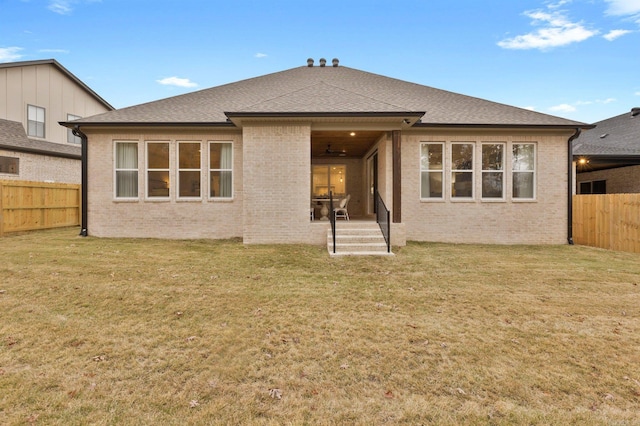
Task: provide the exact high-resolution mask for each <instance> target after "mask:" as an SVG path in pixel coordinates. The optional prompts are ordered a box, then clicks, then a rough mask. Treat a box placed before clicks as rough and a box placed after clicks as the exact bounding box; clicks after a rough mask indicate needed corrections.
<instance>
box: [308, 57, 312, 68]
mask: <svg viewBox="0 0 640 426" xmlns="http://www.w3.org/2000/svg"><path fill="white" fill-rule="evenodd" d="M307 66H308V67H312V66H313V58H309V59H307Z"/></svg>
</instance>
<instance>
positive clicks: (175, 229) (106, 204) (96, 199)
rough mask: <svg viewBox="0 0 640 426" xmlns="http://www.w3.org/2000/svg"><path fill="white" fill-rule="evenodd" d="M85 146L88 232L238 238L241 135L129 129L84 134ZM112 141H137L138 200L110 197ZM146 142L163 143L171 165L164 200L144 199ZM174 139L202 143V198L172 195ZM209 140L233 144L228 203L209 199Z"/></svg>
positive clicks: (111, 185) (119, 235) (112, 179)
mask: <svg viewBox="0 0 640 426" xmlns="http://www.w3.org/2000/svg"><path fill="white" fill-rule="evenodd" d="M86 133H87V135H88V138H89V145H88V160H89V161H88V166H89V182H88V188H87V190H88V210H87V213H88V232H89V235H93V236H98V237H134V238H146V237H148V238H170V239H181V238H185V239H191V238H211V239H215V238H232V237H241V236H242V198H243V192H242V187H243V182H242V178H243V177H242V137H241V135H240V133H239V132H237V131H236V132H234V131H224V130H217V129H209V130H199V131H177V130H174V129H168V130H165V131H164V132H163V131H161V130H158V131H140V132H135V131H130V132H128V133H116V134H111V133H107V131H105V132H100V131H95V130H89V129H87V130H86ZM114 140H118V141H132V142H137V143H138V169H139V179H138V184H139V189H138V192H139V198H138V199H137V200H134V201H118V200H116V199H115V198H114V166H113V165H114ZM145 141H168V142H169V144H170V161H171V172H170V173H171V175H170V178H171V187H172V190H171V196H170V198H169V200H166V201H165V200H163V201H155V200H153V201H150V200H145V197H144V193H145V186H144V185H145V173H144V170H145ZM178 141H201V142H202V149H203V155H202V169H203V171H204V172H203V173H202V176H201V188H202V199H199V200H189V201H186V200H178V199H177V197H176V192H175V191H176V182H177V179H176V174H177V171H176V168H175V165H176V161H177V158H176V151H177V142H178ZM209 141H231V142H233V167H234V170H233V171H234V175H233V200H231V201H226V200H225V201H222V200H215V201H214V200H209V199H208V197H207V195H208V188H209V183H208V181H209V176H208V172H207V167H208V166H207V152H208V142H209Z"/></svg>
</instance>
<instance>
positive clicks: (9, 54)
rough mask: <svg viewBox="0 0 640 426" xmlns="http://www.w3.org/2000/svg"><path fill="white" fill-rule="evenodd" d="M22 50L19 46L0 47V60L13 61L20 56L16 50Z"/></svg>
mask: <svg viewBox="0 0 640 426" xmlns="http://www.w3.org/2000/svg"><path fill="white" fill-rule="evenodd" d="M21 50H22V48H21V47H15V46H14V47H0V62H13V61H17V60H18V59H20V58H22V55H21V54H20V53H18V52H20V51H21Z"/></svg>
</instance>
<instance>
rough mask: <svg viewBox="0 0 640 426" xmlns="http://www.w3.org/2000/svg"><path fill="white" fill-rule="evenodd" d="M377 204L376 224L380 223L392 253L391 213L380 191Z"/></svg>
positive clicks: (376, 198) (388, 251) (389, 250)
mask: <svg viewBox="0 0 640 426" xmlns="http://www.w3.org/2000/svg"><path fill="white" fill-rule="evenodd" d="M375 204H376V222H378V225H379V226H380V230H381V231H382V235H383V236H384V241H385V242H386V243H387V253H391V220H390V219H391V212H390V211H389V209H388V208H387V206H386V205H385V204H384V201H383V200H382V197H381V196H380V193H379V192H378V191H376V194H375ZM334 220H335V219H334ZM334 239H335V236H334Z"/></svg>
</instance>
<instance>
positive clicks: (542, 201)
mask: <svg viewBox="0 0 640 426" xmlns="http://www.w3.org/2000/svg"><path fill="white" fill-rule="evenodd" d="M556 134H557V133H556ZM570 135H571V133H570V132H567V134H566V135H562V136H554V135H553V134H545V133H544V132H538V133H537V134H536V135H533V134H527V133H524V132H520V133H511V132H506V131H505V132H475V133H470V132H464V131H462V132H458V133H457V134H456V133H452V132H447V131H433V132H429V133H422V134H420V133H413V132H411V133H410V132H404V134H403V140H402V221H403V223H404V224H405V226H406V233H407V239H408V240H414V241H433V242H447V243H497V244H563V243H565V242H566V238H567V220H568V212H567V205H568V200H567V191H568V189H567V186H568V182H567V178H568V176H567V161H568V160H567V155H568V153H567V143H568V142H567V140H568V138H569V137H570ZM421 142H445V143H446V145H445V155H444V163H445V172H444V173H445V192H446V195H445V197H444V200H443V201H431V200H430V201H422V200H420V143H421ZM451 142H475V155H474V172H475V177H474V183H475V186H474V193H475V197H474V199H473V200H470V201H451V199H450V197H449V195H448V192H449V190H448V188H447V185H449V182H450V181H449V176H448V175H450V168H449V165H448V163H449V162H450V160H449V159H450V148H451V145H450V143H451ZM481 142H505V143H507V146H506V152H505V154H506V158H505V160H506V164H505V175H504V176H505V181H506V182H505V183H506V190H505V195H506V196H505V200H504V201H483V200H481V198H480V194H481V191H482V186H481V178H480V170H481ZM512 143H535V144H536V146H537V158H536V191H537V195H536V199H535V200H534V201H515V200H512V197H511V190H512V186H511V173H510V170H511V162H510V153H511V144H512Z"/></svg>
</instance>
